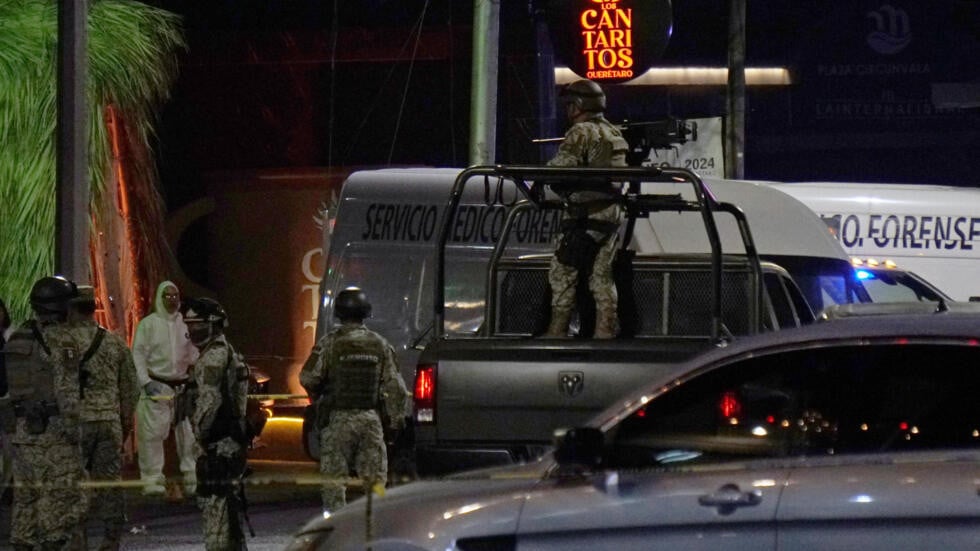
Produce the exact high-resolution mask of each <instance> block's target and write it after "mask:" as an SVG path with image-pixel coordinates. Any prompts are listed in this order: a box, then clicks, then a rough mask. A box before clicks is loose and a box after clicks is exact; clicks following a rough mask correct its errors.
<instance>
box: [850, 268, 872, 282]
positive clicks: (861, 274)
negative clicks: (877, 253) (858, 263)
mask: <svg viewBox="0 0 980 551" xmlns="http://www.w3.org/2000/svg"><path fill="white" fill-rule="evenodd" d="M854 275H855V276H856V277H857V278H858V279H859V280H861V281H864V280H866V279H877V276H876V275H874V274H873V273H871V272H869V271H867V270H854Z"/></svg>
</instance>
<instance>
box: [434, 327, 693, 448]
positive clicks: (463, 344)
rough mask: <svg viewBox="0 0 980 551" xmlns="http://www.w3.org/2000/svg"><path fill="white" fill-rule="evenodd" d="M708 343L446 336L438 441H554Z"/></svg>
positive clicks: (439, 377)
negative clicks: (562, 431)
mask: <svg viewBox="0 0 980 551" xmlns="http://www.w3.org/2000/svg"><path fill="white" fill-rule="evenodd" d="M709 347H710V343H709V342H708V341H706V340H700V339H698V340H680V341H678V340H671V341H670V343H669V345H668V344H667V343H663V342H661V341H637V342H629V343H624V342H622V341H618V342H617V341H610V342H608V343H604V342H599V341H594V340H593V341H589V342H583V341H576V340H567V341H566V340H562V341H556V340H555V341H544V340H526V339H525V340H501V339H485V338H484V339H451V340H445V341H442V342H441V343H440V345H439V348H440V350H439V351H438V356H437V357H438V358H439V364H438V367H437V375H436V377H437V379H436V381H437V382H436V414H435V415H436V420H435V428H436V438H437V440H438V441H440V442H449V441H455V442H459V441H466V440H473V441H476V440H475V438H474V433H476V434H479V437H478V438H479V441H482V442H493V441H508V442H528V443H530V442H541V443H547V442H550V441H551V438H552V433H553V430H554V429H555V428H559V427H569V426H575V425H580V424H582V423H584V422H585V421H586V420H588V419H589V418H590V417H591V416H592V415H594V414H595V413H597V412H598V411H601V410H602V409H604V408H605V407H607V406H609V405H610V404H611V403H612V401H613V400H616V399H617V398H620V397H622V396H623V395H625V394H627V393H628V391H629V390H631V389H635V388H637V387H638V386H641V385H645V384H648V383H649V382H650V381H652V380H653V379H655V378H657V377H658V376H661V375H663V374H665V373H668V372H669V371H670V370H671V369H673V368H675V367H676V366H677V365H678V364H679V363H680V362H682V361H684V360H685V359H687V358H689V357H691V356H693V355H694V354H696V353H698V352H699V351H702V350H705V349H706V348H709ZM425 355H426V354H423V358H422V359H420V363H425V358H424V356H425ZM474 427H477V430H474Z"/></svg>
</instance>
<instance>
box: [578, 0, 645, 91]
mask: <svg viewBox="0 0 980 551" xmlns="http://www.w3.org/2000/svg"><path fill="white" fill-rule="evenodd" d="M593 1H595V2H596V4H597V5H599V6H601V7H600V8H599V9H595V8H590V9H586V10H584V11H583V12H582V15H581V16H580V17H579V25H580V27H579V28H580V29H581V31H580V33H581V35H582V39H583V42H584V45H585V48H583V50H582V54H583V55H584V56H585V65H586V68H587V70H586V72H585V77H586V78H590V79H593V80H595V79H600V80H601V79H605V78H610V77H612V78H627V79H631V78H633V77H634V76H635V75H634V73H633V10H632V8H625V9H624V8H621V7H619V4H620V2H619V0H612V1H609V2H598V1H596V0H593Z"/></svg>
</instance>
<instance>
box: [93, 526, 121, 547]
mask: <svg viewBox="0 0 980 551" xmlns="http://www.w3.org/2000/svg"><path fill="white" fill-rule="evenodd" d="M122 533H123V525H122V524H117V523H112V524H107V525H106V527H105V528H104V529H103V531H102V543H100V544H99V551H119V546H120V545H121V543H122Z"/></svg>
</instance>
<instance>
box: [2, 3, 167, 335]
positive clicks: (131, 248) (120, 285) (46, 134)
mask: <svg viewBox="0 0 980 551" xmlns="http://www.w3.org/2000/svg"><path fill="white" fill-rule="evenodd" d="M56 46H57V7H56V2H55V1H54V0H0V259H2V260H0V297H3V298H4V299H5V300H6V302H7V304H8V306H9V308H10V311H11V314H12V316H13V317H14V319H15V320H23V319H24V318H25V317H27V316H28V312H29V305H28V295H29V292H30V288H31V286H32V284H33V282H34V281H36V280H37V279H38V278H39V277H42V276H45V275H49V274H51V273H52V271H53V268H54V245H55V235H54V227H55V196H56V188H55V165H56V157H55V140H56V134H55V130H56V117H57V113H56V101H57V83H56V74H57V73H56V68H57V52H56V49H57V48H56ZM185 48H186V43H185V41H184V36H183V29H182V23H181V20H180V18H179V16H177V15H175V14H172V13H169V12H167V11H165V10H161V9H159V8H155V7H151V6H148V5H146V4H142V3H140V2H136V1H133V0H94V1H93V2H92V4H91V6H90V8H89V15H88V52H87V53H88V82H87V95H88V101H89V121H88V128H89V184H90V186H91V206H90V213H91V219H92V225H91V234H90V243H91V245H90V251H91V254H92V262H91V280H92V282H93V284H94V285H95V286H96V288H97V291H98V295H97V296H98V297H99V298H100V299H101V300H100V304H101V309H100V314H101V318H100V319H101V321H102V322H103V323H104V324H106V325H108V326H109V327H110V328H112V329H117V330H120V331H122V332H125V333H127V334H131V330H132V328H133V327H134V326H135V324H136V322H137V321H138V320H139V319H140V317H142V315H143V314H144V313H145V310H146V308H147V304H146V302H147V300H148V298H149V295H150V294H151V293H152V289H149V287H151V286H153V285H155V282H157V281H159V280H160V279H162V278H163V277H164V276H165V275H166V273H167V272H168V271H169V270H168V268H169V265H170V264H169V263H170V259H171V255H170V253H169V248H168V246H167V243H166V241H165V239H164V237H163V235H164V232H163V218H164V212H163V211H164V208H163V202H162V200H161V197H160V195H159V193H158V191H157V180H158V177H157V173H156V168H155V163H154V160H153V156H152V150H151V141H152V139H153V124H154V122H155V121H156V118H157V113H158V109H159V108H160V106H161V105H162V104H163V102H165V101H166V100H167V99H168V98H169V94H170V90H171V87H172V86H173V83H174V81H175V79H176V76H177V69H178V56H179V54H180V53H181V52H182V51H183V50H184V49H185ZM110 297H111V298H110Z"/></svg>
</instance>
